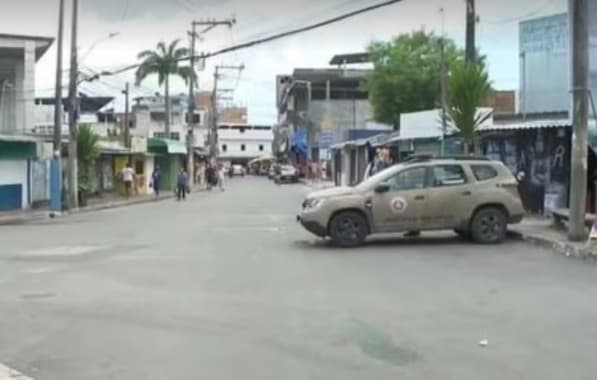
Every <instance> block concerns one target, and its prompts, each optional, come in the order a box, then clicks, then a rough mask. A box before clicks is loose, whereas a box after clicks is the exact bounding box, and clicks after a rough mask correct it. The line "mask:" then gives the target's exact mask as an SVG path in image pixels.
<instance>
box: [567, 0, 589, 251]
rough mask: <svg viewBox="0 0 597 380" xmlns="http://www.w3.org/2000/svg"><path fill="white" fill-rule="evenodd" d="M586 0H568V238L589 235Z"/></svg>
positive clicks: (574, 239)
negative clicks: (570, 71)
mask: <svg viewBox="0 0 597 380" xmlns="http://www.w3.org/2000/svg"><path fill="white" fill-rule="evenodd" d="M587 3H588V2H587V0H569V3H568V5H569V14H570V17H571V19H570V20H571V22H570V25H572V94H573V95H572V103H573V115H572V124H573V128H574V129H573V133H572V159H571V163H570V173H571V178H570V225H569V229H568V239H570V240H571V241H581V240H584V239H586V237H587V236H586V230H585V207H586V199H587V158H588V157H587V156H588V152H587V150H588V148H587V147H588V98H587V92H588V66H589V50H588V42H589V33H588V26H587V17H588V16H587V14H588V4H587Z"/></svg>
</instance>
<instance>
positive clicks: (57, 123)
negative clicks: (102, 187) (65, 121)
mask: <svg viewBox="0 0 597 380" xmlns="http://www.w3.org/2000/svg"><path fill="white" fill-rule="evenodd" d="M59 7H60V8H59V9H58V38H57V41H56V48H57V52H56V89H55V96H54V152H60V150H61V145H62V41H63V40H64V0H60V5H59ZM58 154H60V153H58Z"/></svg>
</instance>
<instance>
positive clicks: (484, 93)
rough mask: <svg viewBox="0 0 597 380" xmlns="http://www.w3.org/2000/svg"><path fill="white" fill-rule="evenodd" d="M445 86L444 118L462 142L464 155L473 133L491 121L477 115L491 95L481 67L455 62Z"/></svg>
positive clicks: (489, 113)
mask: <svg viewBox="0 0 597 380" xmlns="http://www.w3.org/2000/svg"><path fill="white" fill-rule="evenodd" d="M449 86H450V87H449V89H450V90H449V93H448V107H447V114H448V115H447V116H448V119H449V120H450V121H451V122H452V123H453V124H454V126H455V127H456V128H457V129H458V130H459V131H460V134H461V135H462V137H463V138H464V142H465V144H464V153H465V154H468V153H469V145H470V144H473V146H474V142H475V136H476V132H477V129H478V128H479V126H481V125H482V124H483V123H484V122H485V121H486V120H487V119H489V118H490V117H491V112H485V113H483V112H481V111H479V106H481V105H482V104H483V102H484V101H485V100H486V99H487V97H488V96H489V94H490V92H491V82H490V81H489V76H488V75H487V72H486V71H485V69H484V68H483V66H481V65H478V64H476V63H466V62H459V63H457V64H455V65H454V66H453V67H452V72H451V73H450V83H449Z"/></svg>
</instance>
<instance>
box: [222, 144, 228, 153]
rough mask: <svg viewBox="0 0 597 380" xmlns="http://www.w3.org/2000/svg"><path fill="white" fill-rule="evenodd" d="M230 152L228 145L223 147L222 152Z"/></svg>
mask: <svg viewBox="0 0 597 380" xmlns="http://www.w3.org/2000/svg"><path fill="white" fill-rule="evenodd" d="M227 150H228V145H226V144H224V145H222V152H226V151H227Z"/></svg>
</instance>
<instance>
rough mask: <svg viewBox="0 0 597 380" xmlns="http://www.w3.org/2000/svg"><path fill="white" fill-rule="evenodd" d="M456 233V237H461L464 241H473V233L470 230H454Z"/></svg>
mask: <svg viewBox="0 0 597 380" xmlns="http://www.w3.org/2000/svg"><path fill="white" fill-rule="evenodd" d="M454 232H455V233H456V235H458V236H460V237H461V238H463V239H464V240H471V239H472V236H471V232H470V231H468V230H460V229H456V230H454Z"/></svg>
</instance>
